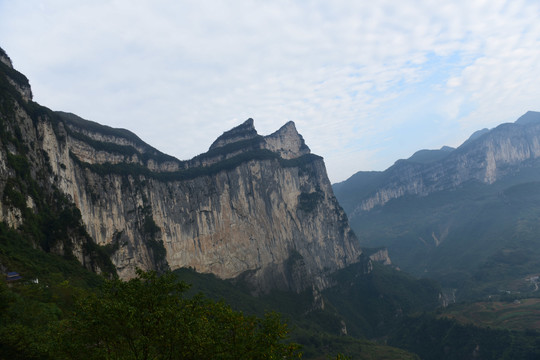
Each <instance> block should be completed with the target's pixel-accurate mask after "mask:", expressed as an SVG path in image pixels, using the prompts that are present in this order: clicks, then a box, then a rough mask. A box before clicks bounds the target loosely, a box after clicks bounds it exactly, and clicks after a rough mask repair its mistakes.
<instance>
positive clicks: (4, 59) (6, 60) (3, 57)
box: [0, 48, 13, 69]
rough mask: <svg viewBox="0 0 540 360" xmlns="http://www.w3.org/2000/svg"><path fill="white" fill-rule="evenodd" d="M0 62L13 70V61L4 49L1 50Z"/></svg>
mask: <svg viewBox="0 0 540 360" xmlns="http://www.w3.org/2000/svg"><path fill="white" fill-rule="evenodd" d="M0 61H1V62H3V63H4V64H6V65H7V66H8V67H10V68H11V69H13V64H12V63H11V59H10V58H9V56H8V55H7V54H6V52H5V51H4V49H2V48H0Z"/></svg>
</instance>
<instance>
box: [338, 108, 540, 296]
mask: <svg viewBox="0 0 540 360" xmlns="http://www.w3.org/2000/svg"><path fill="white" fill-rule="evenodd" d="M443 149H444V150H443ZM443 149H441V150H431V151H426V150H421V151H419V152H417V153H415V154H414V155H413V156H411V157H410V158H409V159H405V160H398V161H396V163H395V164H394V165H393V166H391V167H390V168H388V169H387V170H385V171H380V172H359V173H357V174H355V175H353V176H352V177H351V178H349V179H348V180H346V181H344V182H342V183H338V184H334V185H333V187H334V193H335V194H336V197H337V198H338V200H339V201H340V203H341V205H342V206H343V207H344V209H345V210H346V212H347V214H348V218H349V222H350V224H351V226H352V228H353V229H354V230H355V232H356V233H357V235H358V237H359V239H360V242H361V244H362V245H363V246H365V247H378V246H388V251H389V255H390V258H392V262H393V263H394V264H396V265H397V266H399V267H400V268H402V269H404V270H406V271H409V272H412V273H414V274H416V275H419V276H431V277H436V278H438V279H439V280H441V281H443V283H444V284H446V285H447V286H451V287H455V288H459V287H462V286H469V290H471V289H473V288H474V290H475V291H476V290H478V289H481V288H483V286H484V285H483V284H485V286H488V285H487V284H489V283H491V282H493V281H499V280H500V281H502V280H505V281H506V280H507V281H508V282H507V283H505V284H506V285H504V286H510V285H508V284H509V282H512V281H513V284H514V285H512V286H517V287H518V288H519V286H518V285H516V284H517V283H520V281H521V280H520V281H518V279H519V278H520V277H522V278H525V277H526V276H528V275H529V274H530V273H533V269H535V267H536V266H540V262H539V261H536V257H535V254H538V255H540V244H536V243H535V242H534V241H533V239H534V237H535V232H534V231H533V230H532V229H536V228H537V225H536V222H537V217H536V216H538V217H540V202H539V203H537V202H535V201H533V200H534V199H536V198H537V195H536V191H537V190H536V189H537V186H536V185H535V184H539V183H540V113H539V112H534V111H529V112H527V113H526V114H525V115H523V116H522V117H520V118H519V119H518V120H517V121H516V122H514V123H507V124H501V125H499V126H497V127H495V128H494V129H491V130H487V129H484V130H481V131H478V132H475V133H474V134H473V135H472V136H471V137H470V138H469V139H468V140H467V141H465V142H464V143H463V144H462V145H461V146H459V147H458V148H456V149H451V148H443ZM526 189H528V190H526ZM526 191H529V196H528V198H527V197H524V193H525V192H526ZM518 254H519V257H521V260H519V261H517V262H516V263H513V262H512V261H513V260H512V259H514V258H516V259H517V258H519V257H518ZM495 269H496V270H495ZM503 269H504V270H503ZM495 274H498V275H495ZM481 279H483V280H482V281H480V280H481ZM496 279H498V280H496ZM466 284H469V285H466ZM473 284H474V285H473ZM497 286H503V285H502V283H501V284H499V285H497ZM520 286H521V290H520V291H525V292H526V291H529V290H534V289H535V287H534V286H533V287H530V288H529V290H527V286H528V285H527V284H526V282H523V281H521V285H520ZM471 291H472V290H471ZM482 291H484V290H481V291H480V292H482ZM485 291H488V290H487V289H485ZM494 293H496V291H495V292H494ZM470 294H471V296H472V293H470Z"/></svg>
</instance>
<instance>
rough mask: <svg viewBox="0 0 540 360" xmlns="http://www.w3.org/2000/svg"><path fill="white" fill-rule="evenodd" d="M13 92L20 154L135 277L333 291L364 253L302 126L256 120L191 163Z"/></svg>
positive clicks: (14, 219)
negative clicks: (201, 276)
mask: <svg viewBox="0 0 540 360" xmlns="http://www.w3.org/2000/svg"><path fill="white" fill-rule="evenodd" d="M6 57H7V56H6ZM3 62H4V68H3V70H5V71H4V74H6V73H7V71H11V70H6V68H7V67H8V65H6V64H5V61H4V60H3ZM9 69H11V68H9ZM16 74H18V73H16ZM3 76H4V75H3ZM6 78H7V77H6ZM26 84H27V82H26ZM2 85H3V86H4V87H5V88H6V91H4V92H3V94H4V95H5V96H4V98H3V99H2V103H4V104H8V103H9V106H5V107H4V108H3V110H2V121H3V122H5V123H6V124H7V121H6V119H7V115H8V114H14V115H13V121H11V124H12V126H13V129H12V131H11V132H12V133H13V134H15V133H17V131H19V130H17V129H19V128H20V129H23V130H22V133H21V141H22V142H24V146H25V147H26V148H27V149H28V151H27V152H26V153H24V154H22V153H21V154H20V155H21V156H25V157H26V158H29V159H33V160H32V162H31V166H30V167H31V168H32V169H38V170H36V171H41V170H42V171H41V173H42V177H43V179H42V181H43V182H46V183H47V184H49V185H48V186H50V187H51V188H55V189H58V191H59V192H60V193H61V194H63V195H64V196H66V197H67V199H69V200H70V201H72V202H73V203H74V204H75V206H76V208H77V209H78V210H79V211H80V214H81V218H82V221H83V223H84V226H85V229H86V231H87V232H88V234H89V235H90V237H91V238H92V239H93V240H94V241H95V243H97V244H98V245H101V246H102V247H103V248H104V249H106V250H107V251H108V253H109V254H110V258H111V260H112V262H113V263H114V265H115V266H116V269H117V271H118V274H119V275H120V276H121V277H123V278H130V277H132V276H133V275H134V273H135V270H136V268H142V269H164V268H167V267H170V268H171V269H176V268H180V267H192V268H195V269H196V270H197V271H199V272H208V273H213V274H216V275H217V276H219V277H221V278H234V277H238V276H242V277H243V278H245V279H247V280H248V281H250V282H251V283H252V284H253V285H254V286H255V288H256V289H257V290H258V291H267V290H269V289H274V288H280V289H292V290H295V291H300V290H302V289H305V288H308V287H316V288H318V289H322V288H325V287H326V286H327V285H328V277H327V275H328V274H330V273H331V272H333V271H335V270H337V269H341V268H343V267H344V266H346V265H348V264H352V263H355V262H356V261H357V260H358V257H359V256H360V254H361V250H360V249H359V247H358V244H357V240H356V238H355V236H354V234H353V233H352V231H351V230H350V228H349V225H348V222H347V217H346V215H345V213H344V212H343V210H342V209H341V207H340V206H339V204H338V203H337V200H336V198H335V197H334V195H333V192H332V188H331V185H330V183H329V181H328V178H327V175H326V170H325V166H324V162H323V160H322V158H320V157H318V156H316V155H313V154H311V153H310V150H309V148H308V147H307V146H306V145H305V143H304V140H303V139H302V137H301V136H300V135H299V134H298V132H297V131H296V128H295V126H294V123H292V122H289V123H287V124H286V125H285V126H283V127H282V128H281V129H279V130H278V131H276V132H275V133H273V134H271V135H269V136H266V137H264V136H260V135H259V134H257V132H256V130H255V128H254V125H253V120H252V119H249V120H247V121H246V122H245V123H243V124H241V125H239V126H238V127H236V128H234V129H232V130H230V131H227V132H225V133H224V134H223V135H222V136H221V137H219V138H218V139H217V140H216V141H215V142H214V143H213V144H212V145H211V146H210V149H209V151H208V152H207V153H205V154H201V155H199V156H197V157H195V158H193V159H191V160H188V161H179V160H177V159H175V158H173V157H171V156H168V155H165V154H162V153H160V152H159V151H157V150H156V149H154V148H152V147H151V146H149V145H147V144H145V143H144V142H142V141H141V140H140V139H139V138H138V137H137V136H135V135H134V134H132V133H131V132H129V131H127V130H122V129H112V128H109V127H106V126H102V125H99V124H97V123H94V122H90V121H86V120H83V119H81V118H79V117H77V116H75V115H73V114H67V113H61V112H52V111H50V110H48V109H46V108H42V107H40V106H39V105H37V104H35V103H33V102H31V100H30V99H26V100H25V95H24V94H25V92H24V91H22V90H21V89H22V88H21V89H19V88H16V87H14V86H12V85H11V83H10V82H9V81H7V82H3V83H2ZM19 87H20V86H19ZM28 89H29V86H28ZM15 93H16V94H15ZM17 94H18V95H17ZM10 151H11V150H10V145H9V144H5V146H4V147H3V150H2V151H1V152H0V160H1V161H0V171H3V173H2V174H0V175H2V177H1V179H0V182H1V185H2V187H1V188H0V190H2V189H3V188H5V186H6V182H7V179H8V178H9V174H8V175H6V172H9V171H10V170H9V166H6V165H5V163H6V157H7V156H9V155H8V154H9V153H10ZM11 152H13V153H16V151H11ZM6 169H7V170H6ZM39 169H41V170H39ZM32 199H33V197H32V195H31V194H30V195H29V196H28V197H27V199H26V200H25V201H26V204H27V205H24V206H23V205H21V206H19V207H13V206H8V204H7V203H6V202H5V201H3V203H2V207H1V208H2V212H1V213H0V216H1V219H2V220H3V221H6V222H7V223H9V224H10V225H11V226H14V227H16V226H19V225H20V222H21V221H22V220H20V219H21V216H18V215H19V214H18V212H20V211H22V210H25V209H26V208H28V209H31V208H32V201H33V200H32ZM21 207H22V208H24V209H22V210H21V209H20V208H21ZM25 211H26V210H25ZM74 251H75V252H77V247H75V249H74ZM77 256H78V257H79V258H81V256H80V254H77Z"/></svg>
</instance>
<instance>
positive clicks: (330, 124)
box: [0, 0, 540, 181]
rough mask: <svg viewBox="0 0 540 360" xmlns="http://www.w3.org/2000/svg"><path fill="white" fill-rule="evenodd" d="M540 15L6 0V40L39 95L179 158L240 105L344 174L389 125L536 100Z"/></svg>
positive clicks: (343, 4) (379, 162)
mask: <svg viewBox="0 0 540 360" xmlns="http://www.w3.org/2000/svg"><path fill="white" fill-rule="evenodd" d="M538 15H540V14H539V5H538V4H537V3H536V2H535V1H522V0H515V1H505V0H490V1H470V0H469V1H448V2H440V1H428V0H426V1H416V0H403V1H400V2H399V3H396V2H395V1H390V0H384V1H377V2H369V3H368V2H363V1H358V2H350V1H333V2H323V1H312V2H292V1H275V2H274V1H273V2H252V1H234V2H230V1H229V2H227V1H165V0H159V1H149V0H145V1H135V2H134V1H127V0H116V1H105V0H94V1H75V2H74V1H67V0H63V1H62V0H56V1H54V0H50V1H37V0H36V1H24V2H1V3H0V46H2V47H3V48H4V49H5V50H6V51H7V52H8V54H9V55H10V56H11V57H12V59H13V60H14V63H15V66H16V67H17V68H18V69H19V70H20V71H22V72H23V73H25V74H26V75H27V76H28V77H29V78H30V81H31V84H32V86H33V90H34V94H35V96H36V100H37V101H39V102H41V103H42V104H44V105H46V106H49V107H51V108H53V109H59V110H60V109H61V110H67V111H73V112H75V113H77V114H79V115H81V116H83V117H87V118H90V119H92V120H95V121H98V122H101V123H104V124H107V125H111V126H116V127H124V128H128V129H130V130H132V131H134V132H135V133H137V134H138V135H139V136H141V138H143V139H144V140H146V141H147V142H149V143H150V144H151V145H153V146H156V147H157V148H159V149H160V150H162V151H165V152H167V153H170V154H173V155H175V156H177V157H179V158H183V159H185V158H189V157H191V156H193V155H196V154H197V153H200V152H203V151H205V150H206V148H207V147H208V146H209V145H210V144H211V142H212V141H213V140H214V138H215V137H217V136H219V135H220V134H221V133H222V132H223V131H225V130H228V129H229V128H230V127H232V126H235V125H237V124H238V123H240V122H242V121H244V120H245V119H246V118H247V117H253V118H254V119H255V121H256V124H255V125H256V127H257V128H258V130H259V132H261V133H263V134H267V133H270V132H273V131H274V130H276V129H277V128H278V127H280V126H281V125H282V124H283V123H284V122H285V121H287V120H294V121H295V122H296V124H297V127H298V129H299V131H300V132H301V133H302V134H303V135H304V138H305V139H306V141H307V143H308V145H309V146H310V147H311V148H312V150H313V151H314V152H316V153H318V154H320V155H323V156H324V157H325V158H326V161H327V166H328V169H329V174H330V176H331V179H332V180H333V181H338V180H343V179H344V178H345V177H346V176H348V175H351V174H352V173H353V172H355V171H357V170H369V169H372V168H377V169H382V168H384V167H386V166H388V165H391V164H392V163H393V162H394V161H395V160H396V158H395V156H396V154H399V149H396V148H395V147H393V146H392V145H393V143H392V142H390V143H389V142H388V140H387V139H388V138H394V139H396V136H399V134H395V135H394V134H392V135H390V134H391V132H392V131H393V129H397V128H400V129H401V128H403V127H404V126H405V127H407V126H409V124H410V127H411V131H412V127H413V126H420V127H421V126H423V127H424V128H425V127H429V126H431V125H433V124H438V125H439V126H441V128H443V129H445V131H449V132H450V131H452V132H451V133H449V134H448V139H459V138H463V139H465V138H466V137H467V136H468V135H469V133H470V132H472V131H474V130H476V129H477V128H481V127H486V126H493V125H495V124H496V122H501V121H508V120H512V119H515V118H517V117H518V116H519V115H521V113H523V112H525V111H526V110H529V109H531V110H534V109H536V110H538V109H539V108H540V106H538V105H539V104H538V103H539V101H538V100H537V99H536V97H535V94H537V93H538V90H539V87H540V85H537V84H536V82H535V81H534V79H537V78H538V75H540V74H539V72H540V69H539V67H538V66H537V65H536V64H538V60H539V53H540V46H539V45H540V44H539V43H538V42H539V41H540V25H539V24H538V21H537V19H538V17H539V16H538ZM392 106H395V108H393V107H392ZM418 119H423V120H424V121H427V122H430V124H431V125H429V124H428V125H426V123H424V124H422V122H421V121H419V120H418ZM451 121H454V122H456V121H457V124H458V125H459V126H455V125H454V126H450V125H449V124H450V122H451ZM402 136H403V135H402ZM438 139H439V138H437V140H438ZM432 140H433V141H435V140H436V139H435V137H434V138H433V139H432ZM451 141H454V140H451ZM394 142H396V143H397V142H398V141H395V140H394ZM417 143H418V144H417V146H418V147H419V148H421V147H427V146H432V145H433V143H432V142H430V139H419V140H418V141H417ZM364 144H367V145H364ZM435 145H436V146H435V147H440V146H442V145H444V144H435ZM404 150H406V151H407V153H401V155H398V156H402V157H404V156H408V155H410V153H408V152H410V151H409V149H404Z"/></svg>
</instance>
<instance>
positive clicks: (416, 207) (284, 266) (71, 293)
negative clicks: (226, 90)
mask: <svg viewBox="0 0 540 360" xmlns="http://www.w3.org/2000/svg"><path fill="white" fill-rule="evenodd" d="M537 117H538V114H536V113H529V114H527V115H526V116H525V117H523V118H521V119H520V120H519V121H518V122H517V124H507V125H503V126H501V127H500V129H499V128H497V129H499V130H497V129H493V130H483V131H480V132H478V133H476V134H474V135H473V136H471V138H470V139H469V141H468V142H466V143H465V144H463V145H462V146H461V147H459V148H457V149H452V148H448V147H443V148H441V149H440V150H435V151H433V150H422V151H419V152H417V153H416V154H414V155H413V156H412V157H411V158H410V159H408V160H401V161H398V162H396V164H395V165H394V166H393V167H392V168H390V169H389V170H387V171H385V172H370V173H359V174H357V175H355V176H354V177H353V178H351V179H350V180H348V181H347V182H345V183H342V184H335V185H334V186H332V185H331V184H330V182H329V180H328V177H327V175H326V169H325V164H324V161H323V159H322V158H321V157H320V156H317V155H314V154H312V153H311V151H310V149H309V147H308V146H307V145H306V143H305V141H304V139H303V137H302V136H301V135H300V134H299V133H298V132H297V131H296V128H295V125H294V123H293V122H288V123H286V124H284V125H283V126H282V127H281V128H280V129H278V130H277V131H276V132H274V133H272V134H270V135H266V136H262V135H259V134H258V133H257V131H256V130H255V125H254V121H253V120H252V119H248V120H246V121H245V122H244V123H242V124H239V125H238V126H236V127H235V128H233V129H231V130H228V131H225V132H224V133H223V135H222V136H220V137H219V138H218V139H216V140H215V141H214V142H213V143H212V144H211V145H210V147H209V149H208V151H207V152H205V153H203V154H200V155H198V156H196V157H194V158H193V159H190V160H185V161H182V160H178V159H176V158H174V157H172V156H169V155H166V154H163V153H162V152H160V151H158V150H157V149H155V148H153V147H152V146H150V145H148V144H146V143H145V142H143V141H142V140H141V139H140V138H139V137H138V136H137V135H135V134H133V133H132V132H130V131H129V130H125V129H115V128H111V127H108V126H105V125H101V124H98V123H96V122H93V121H89V120H85V119H82V118H81V117H79V116H77V115H75V114H71V113H66V112H61V111H53V110H50V109H48V108H46V107H44V106H42V105H40V104H38V103H36V102H34V101H33V100H32V90H31V87H30V84H29V81H28V79H27V78H26V77H25V76H24V75H23V74H21V73H19V72H18V71H17V70H15V69H14V68H13V66H12V63H11V60H10V59H9V57H8V55H7V54H6V53H5V52H4V51H3V50H2V49H0V122H1V124H2V126H1V127H0V271H1V272H3V273H6V274H8V273H9V274H16V276H12V277H10V278H6V280H5V281H4V280H0V300H1V301H0V358H2V359H3V358H6V359H7V358H10V359H12V358H20V359H49V358H55V357H54V356H53V355H51V353H50V352H49V351H48V349H50V348H51V347H52V348H55V346H56V345H55V344H56V343H55V341H56V340H57V339H54V337H55V334H57V333H58V330H59V329H63V330H64V332H65V330H66V327H65V326H66V324H68V323H69V321H77V322H78V324H79V325H83V326H85V325H88V326H93V325H92V324H85V323H84V321H83V322H81V320H80V319H78V317H77V316H78V314H80V313H77V311H74V306H75V303H77V301H76V300H75V299H77V297H79V303H78V304H79V305H80V304H81V298H82V304H84V299H86V298H88V297H90V298H93V299H95V300H96V301H97V303H99V302H100V298H99V296H96V295H98V294H99V293H100V291H102V290H103V288H102V287H100V286H102V285H103V284H104V283H107V279H112V280H111V281H113V282H114V283H115V284H117V285H115V286H123V285H119V284H126V285H128V287H129V286H130V285H129V284H136V282H137V281H140V279H141V275H140V274H143V275H142V276H143V277H144V276H146V277H147V279H152V278H156V279H158V278H159V277H155V274H154V275H152V272H149V273H141V272H140V271H141V270H144V271H155V272H157V273H166V274H167V275H166V276H164V277H161V278H162V279H167V278H169V276H170V275H171V274H169V272H170V271H172V272H173V273H174V274H173V275H174V276H175V277H176V279H177V280H184V281H186V282H188V283H190V284H192V285H191V286H192V289H191V291H192V293H191V295H189V296H192V298H191V299H193V301H194V302H195V303H199V304H205V303H206V304H210V302H208V301H209V300H208V299H204V300H203V297H202V295H200V294H198V292H199V291H200V292H202V293H204V294H206V296H207V297H208V298H212V299H214V300H219V301H225V302H227V303H229V304H231V307H232V308H234V309H235V310H238V311H242V313H245V314H248V315H249V316H251V315H255V316H264V315H263V314H265V313H266V312H268V311H269V310H274V311H279V312H280V313H282V314H283V316H285V317H286V320H287V322H288V323H290V324H291V325H292V326H291V328H292V331H291V334H292V338H293V340H294V341H296V342H298V343H300V344H301V345H302V346H303V352H304V355H305V358H308V359H324V358H328V357H329V356H334V355H335V354H337V353H345V354H348V355H351V356H353V357H354V358H358V359H375V358H376V359H418V356H417V355H416V354H421V356H422V359H445V358H447V359H452V358H482V359H491V358H498V357H497V356H498V355H497V354H498V353H499V352H501V351H503V352H504V353H505V354H507V355H508V356H507V357H506V358H527V356H529V357H530V358H534V356H536V355H538V354H537V353H538V351H537V350H536V349H538V346H536V343H535V337H536V335H535V334H536V333H534V331H533V332H532V333H531V332H523V331H521V330H517V331H515V332H513V333H512V334H511V335H509V334H508V333H507V332H505V330H491V329H483V328H477V327H475V326H465V325H461V324H458V323H457V322H455V321H450V320H448V321H447V320H441V319H439V318H438V316H439V314H440V313H441V312H442V311H443V310H442V308H440V307H441V306H447V305H448V304H450V303H452V302H453V301H455V297H454V295H456V294H457V296H458V297H460V296H462V297H465V296H464V295H462V294H466V295H467V296H469V297H470V298H474V296H476V295H479V294H480V295H482V294H488V293H493V291H496V290H493V288H494V286H499V285H501V286H502V284H503V283H502V282H501V281H502V280H504V281H506V283H504V286H507V284H514V283H515V281H514V280H515V279H516V277H520V279H522V277H523V276H525V275H521V274H527V276H529V279H534V276H532V275H531V274H533V273H534V272H533V270H532V269H533V268H534V267H535V266H537V262H536V258H538V256H536V255H540V251H538V252H537V250H538V248H537V247H535V245H534V244H535V243H536V242H535V240H536V238H535V234H536V233H537V228H538V225H537V224H536V223H537V219H538V215H540V211H537V210H538V209H537V207H536V204H537V203H538V201H537V200H538V199H537V197H538V196H537V195H536V194H539V192H538V191H537V190H540V185H539V184H540V182H538V181H537V180H535V179H537V174H540V171H539V170H538V168H537V167H536V160H535V156H536V154H537V148H538V143H539V142H538V140H537V137H536V135H535V133H534V131H533V129H536V128H537V127H539V125H538V123H537V120H536V118H537ZM524 138H525V139H526V140H523V139H524ZM334 193H335V194H336V195H337V197H336V196H335V195H334ZM338 198H339V200H340V202H341V204H342V205H343V206H344V208H345V210H346V211H344V209H343V208H342V207H341V205H340V202H338ZM509 210H510V211H509ZM346 212H347V213H348V216H347V213H346ZM503 220H504V221H503ZM349 221H351V222H349ZM349 223H351V224H352V225H353V227H354V230H355V231H354V232H353V230H352V229H351V226H350V225H349ZM486 229H489V231H487V230H486ZM355 232H356V235H355ZM357 236H358V237H357ZM418 242H419V243H420V244H421V245H420V246H418ZM464 250H466V251H464ZM388 254H390V255H391V257H392V259H390V258H389V256H388ZM471 259H472V260H471ZM464 264H465V265H466V266H465V265H464ZM396 267H400V268H402V269H405V270H407V271H411V272H413V273H414V274H415V275H417V276H421V277H428V278H429V277H431V278H437V279H438V280H439V281H441V282H442V283H443V284H444V286H445V287H446V289H441V287H440V285H439V284H438V283H437V282H436V281H434V280H431V279H417V278H415V277H413V276H411V275H409V274H408V273H407V272H406V271H399V270H397V269H396ZM144 274H147V275H144ZM10 276H11V275H10ZM118 278H119V279H120V280H117V279H118ZM13 279H17V280H16V281H15V282H10V281H12V280H13ZM137 279H138V280H137ZM494 279H495V280H494ZM501 279H502V280H501ZM536 279H538V278H537V277H536ZM119 281H120V282H119ZM122 281H124V282H122ZM131 281H133V282H131ZM496 281H499V283H497V282H496ZM534 281H536V280H528V281H526V282H525V284H524V286H526V287H527V286H528V287H529V290H530V291H531V292H532V293H534V290H535V286H534V285H536V283H533V282H534ZM464 284H465V285H468V286H464ZM514 285H515V284H514ZM518 285H519V284H518ZM518 285H515V286H518ZM521 285H523V284H521ZM522 287H523V286H522ZM142 288H143V289H145V287H144V286H143V287H142ZM186 288H187V285H186ZM504 289H509V288H506V287H505V288H504ZM536 289H537V287H536ZM108 290H113V291H112V293H113V297H112V299H113V300H114V287H113V288H112V289H111V288H109V289H108ZM443 290H444V291H443ZM475 291H476V293H475ZM146 295H147V298H148V299H150V300H152V301H153V300H155V299H153V297H152V294H146ZM170 295H171V294H170V293H165V296H166V297H167V296H170ZM186 296H187V295H186ZM112 304H113V305H114V306H113V307H114V308H115V309H120V307H121V306H122V304H115V303H114V301H113V302H112ZM138 305H141V306H142V308H144V304H138ZM107 306H108V305H107ZM436 309H439V310H438V312H437V313H434V311H435V310H436ZM123 310H125V309H123ZM464 311H469V310H464ZM456 313H457V315H456V317H457V316H459V315H460V313H459V312H456V311H454V313H452V314H453V315H455V314H456ZM418 314H423V315H422V316H419V315H418ZM103 315H107V314H106V311H105V313H104V314H103ZM207 315H208V316H212V315H211V314H210V315H209V314H207ZM149 320H152V319H149ZM198 320H204V316H203V317H202V318H198ZM150 322H151V323H153V322H152V321H150ZM183 325H186V326H187V328H189V324H183ZM203 328H204V327H203ZM67 330H68V331H67V333H68V334H69V328H67ZM51 334H52V335H51ZM160 339H161V340H164V339H163V338H160ZM493 339H497V346H496V347H493V344H492V343H493ZM161 340H160V341H161ZM44 344H46V346H45V345H44ZM63 345H66V344H63ZM67 345H69V346H70V347H71V346H72V344H71V343H70V344H67ZM94 345H95V344H94ZM188 345H189V344H188ZM388 345H392V346H397V347H399V348H401V349H398V348H395V347H391V346H388ZM441 346H443V348H444V351H441ZM493 349H495V350H493ZM73 350H74V351H75V352H74V354H77V355H76V357H77V356H80V354H81V353H82V354H83V355H84V354H85V352H84V351H82V352H81V350H80V349H77V348H75V349H73ZM177 355H178V354H177ZM340 356H341V355H336V358H343V357H340ZM531 356H532V357H531Z"/></svg>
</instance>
